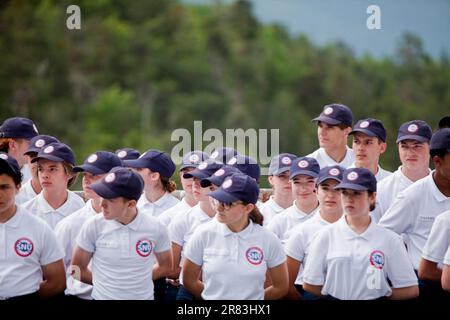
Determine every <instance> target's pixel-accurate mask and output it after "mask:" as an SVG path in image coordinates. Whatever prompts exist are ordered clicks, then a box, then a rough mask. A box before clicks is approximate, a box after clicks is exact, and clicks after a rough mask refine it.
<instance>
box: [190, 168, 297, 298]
mask: <svg viewBox="0 0 450 320" xmlns="http://www.w3.org/2000/svg"><path fill="white" fill-rule="evenodd" d="M258 195H259V188H258V185H257V183H256V182H255V180H254V179H252V178H251V177H249V176H247V175H244V174H233V175H232V176H230V177H228V178H227V179H225V181H224V182H223V184H222V185H221V186H220V188H219V189H217V190H216V191H213V192H211V193H209V196H210V197H212V198H214V199H215V200H216V201H214V203H215V210H216V212H217V213H216V216H215V218H214V219H213V220H211V221H210V222H208V223H206V224H204V225H201V226H199V227H198V228H197V229H196V230H195V232H194V234H193V235H192V237H191V239H190V240H189V242H188V243H187V246H186V250H185V254H184V258H185V260H184V265H183V279H184V286H185V287H186V289H187V290H189V291H190V292H191V293H192V294H193V295H194V296H195V297H196V298H199V299H200V298H201V299H205V300H219V299H223V300H263V299H280V298H282V297H283V296H285V295H286V294H287V292H288V273H287V266H286V255H285V254H284V251H283V246H282V244H281V242H280V240H279V239H278V238H277V237H276V236H275V235H274V234H273V233H272V232H270V231H269V230H267V229H266V228H264V227H262V222H263V216H262V215H261V213H260V212H259V210H258V208H257V207H256V205H255V204H256V201H257V200H258ZM200 274H201V277H200ZM266 275H267V276H268V277H269V278H270V280H271V284H270V285H269V286H267V287H266V288H264V284H265V279H266Z"/></svg>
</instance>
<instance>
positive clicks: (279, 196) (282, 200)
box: [273, 192, 293, 209]
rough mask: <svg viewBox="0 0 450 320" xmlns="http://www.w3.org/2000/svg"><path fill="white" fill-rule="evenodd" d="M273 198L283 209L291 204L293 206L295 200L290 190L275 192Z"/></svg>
mask: <svg viewBox="0 0 450 320" xmlns="http://www.w3.org/2000/svg"><path fill="white" fill-rule="evenodd" d="M273 200H274V201H275V203H276V204H277V205H279V206H280V207H282V208H283V209H287V208H289V207H290V206H292V201H293V199H292V194H291V193H290V192H289V193H278V192H275V194H274V195H273Z"/></svg>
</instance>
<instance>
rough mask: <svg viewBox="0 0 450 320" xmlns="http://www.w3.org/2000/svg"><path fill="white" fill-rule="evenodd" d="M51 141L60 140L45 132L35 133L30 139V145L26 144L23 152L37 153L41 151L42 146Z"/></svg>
mask: <svg viewBox="0 0 450 320" xmlns="http://www.w3.org/2000/svg"><path fill="white" fill-rule="evenodd" d="M52 142H60V141H59V140H58V139H56V138H55V137H53V136H48V135H45V134H40V135H37V136H35V137H34V138H32V139H31V140H30V145H29V146H28V149H27V152H25V153H24V154H28V155H29V154H32V153H38V152H39V151H41V149H42V148H43V147H45V146H46V145H48V144H50V143H52Z"/></svg>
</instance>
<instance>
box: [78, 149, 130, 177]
mask: <svg viewBox="0 0 450 320" xmlns="http://www.w3.org/2000/svg"><path fill="white" fill-rule="evenodd" d="M121 166H122V161H121V160H120V158H119V157H118V156H117V155H116V154H115V153H112V152H109V151H97V152H94V153H93V154H91V155H90V156H89V157H87V158H86V160H84V163H83V164H82V165H81V166H76V167H74V168H73V171H74V172H89V173H92V174H105V173H108V172H109V171H110V170H111V169H112V168H114V167H121Z"/></svg>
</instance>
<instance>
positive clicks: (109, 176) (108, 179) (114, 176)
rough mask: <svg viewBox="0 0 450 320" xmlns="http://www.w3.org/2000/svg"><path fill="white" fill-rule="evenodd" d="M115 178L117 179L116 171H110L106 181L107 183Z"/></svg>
mask: <svg viewBox="0 0 450 320" xmlns="http://www.w3.org/2000/svg"><path fill="white" fill-rule="evenodd" d="M114 180H116V175H115V173H114V172H112V173H108V175H107V176H106V177H105V182H107V183H111V182H113V181H114Z"/></svg>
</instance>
